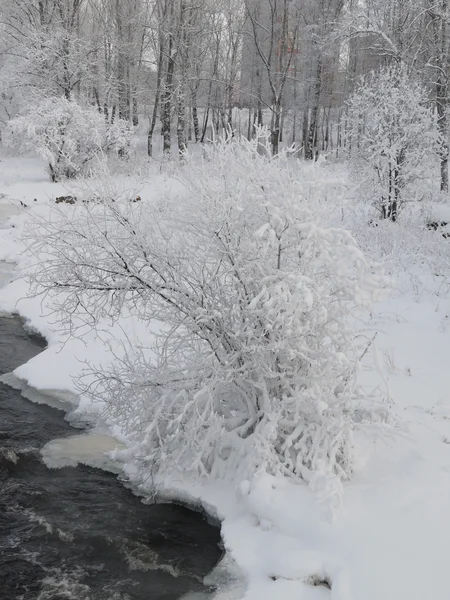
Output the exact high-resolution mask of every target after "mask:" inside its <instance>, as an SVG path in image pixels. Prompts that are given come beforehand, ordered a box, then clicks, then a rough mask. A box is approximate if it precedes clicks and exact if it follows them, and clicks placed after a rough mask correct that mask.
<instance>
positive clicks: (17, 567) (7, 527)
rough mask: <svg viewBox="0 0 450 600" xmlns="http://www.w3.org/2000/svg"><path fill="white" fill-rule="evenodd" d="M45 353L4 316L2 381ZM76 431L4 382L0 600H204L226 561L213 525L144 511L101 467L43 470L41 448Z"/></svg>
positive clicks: (176, 510) (163, 509)
mask: <svg viewBox="0 0 450 600" xmlns="http://www.w3.org/2000/svg"><path fill="white" fill-rule="evenodd" d="M44 346H45V342H44V340H43V339H41V338H38V337H36V336H33V335H31V334H29V333H27V332H26V331H25V330H24V328H23V324H22V322H21V321H20V319H18V318H4V317H2V318H0V374H4V373H8V372H10V371H12V370H13V369H14V368H16V367H17V366H19V365H20V364H22V363H24V362H25V361H27V360H28V359H30V358H31V357H32V356H34V355H36V354H37V353H38V352H40V351H41V350H42V349H43V347H44ZM76 433H77V430H75V429H74V428H73V427H71V426H70V425H69V423H68V422H67V421H66V420H65V419H64V413H63V412H62V411H59V410H56V409H54V408H51V407H50V406H47V405H44V404H35V403H32V402H30V401H28V400H26V399H25V398H23V397H22V396H21V394H20V392H19V391H16V390H14V389H12V388H10V387H8V386H6V385H4V384H3V383H0V600H69V599H74V600H172V599H173V600H175V599H178V598H180V597H182V596H183V595H184V594H188V593H192V594H193V595H192V598H193V597H203V594H204V593H206V592H207V590H205V588H204V586H203V584H202V579H203V577H204V576H205V575H206V574H207V573H209V572H210V571H211V569H212V568H213V567H214V566H215V565H216V564H217V562H218V561H219V559H220V557H221V555H222V550H221V547H220V532H219V528H218V526H217V524H212V523H209V522H207V520H206V519H205V518H204V516H203V515H202V514H200V513H198V512H194V511H192V510H190V509H188V508H186V507H183V506H178V505H174V504H150V505H145V504H143V503H142V502H141V501H140V500H139V498H137V497H136V496H135V495H133V494H132V492H131V491H129V490H128V489H126V488H125V487H124V486H123V485H122V484H121V483H120V482H119V481H118V480H117V479H116V477H115V476H114V475H112V474H110V473H107V472H105V471H101V470H99V469H94V468H91V467H87V466H77V467H64V468H61V469H48V468H47V467H46V466H45V464H44V463H43V462H42V460H41V454H40V450H41V449H42V447H43V446H44V445H45V444H46V443H47V442H49V441H51V440H52V439H54V438H63V437H67V436H73V435H74V434H76Z"/></svg>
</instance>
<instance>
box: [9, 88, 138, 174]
mask: <svg viewBox="0 0 450 600" xmlns="http://www.w3.org/2000/svg"><path fill="white" fill-rule="evenodd" d="M8 128H9V142H10V145H14V146H16V147H18V148H19V149H21V150H31V151H33V152H36V153H37V154H38V155H39V156H41V157H42V158H43V159H44V160H45V161H46V162H47V163H48V168H49V172H50V177H51V179H52V181H59V180H60V179H63V178H73V177H76V176H78V175H84V174H88V173H89V172H91V171H92V169H93V168H95V167H96V166H98V164H99V163H102V162H104V161H105V159H106V153H107V152H108V151H109V150H112V149H115V150H118V151H120V152H122V153H126V152H128V148H129V147H130V145H131V144H132V141H133V129H132V127H130V125H129V124H128V123H127V122H126V121H123V120H116V122H115V123H114V124H113V125H109V124H107V123H106V121H105V118H104V116H103V115H101V114H100V113H99V112H98V110H96V109H95V108H94V107H85V106H81V105H80V104H78V103H77V102H75V101H73V100H67V99H66V98H55V97H52V98H46V99H44V100H43V101H42V102H40V103H39V104H38V105H37V106H34V107H33V108H32V109H30V108H29V109H28V110H27V112H26V113H25V114H24V115H22V116H19V117H17V118H15V119H13V120H12V121H10V123H9V126H8Z"/></svg>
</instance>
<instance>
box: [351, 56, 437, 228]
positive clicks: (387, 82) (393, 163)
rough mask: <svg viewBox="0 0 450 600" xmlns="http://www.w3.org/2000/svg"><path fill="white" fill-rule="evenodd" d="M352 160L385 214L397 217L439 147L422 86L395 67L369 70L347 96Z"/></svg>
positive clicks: (431, 114)
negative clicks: (408, 190)
mask: <svg viewBox="0 0 450 600" xmlns="http://www.w3.org/2000/svg"><path fill="white" fill-rule="evenodd" d="M348 119H349V122H350V126H351V129H352V147H351V158H352V161H353V164H354V166H355V170H356V172H357V173H358V177H359V178H360V177H361V176H363V177H364V176H365V178H366V181H365V184H366V185H365V193H367V194H368V195H369V196H371V199H372V200H373V201H374V203H375V205H376V206H377V207H378V208H379V209H380V213H381V215H382V217H383V218H389V219H391V220H393V221H395V220H396V218H397V214H398V210H399V208H400V205H401V202H402V201H403V200H404V198H403V196H402V193H403V191H404V190H405V188H406V187H407V186H408V185H410V184H412V183H413V182H414V181H416V180H417V179H419V178H420V177H421V176H422V175H423V174H424V171H425V170H426V169H429V159H430V158H431V157H432V155H433V153H434V152H436V151H437V150H438V149H439V134H438V131H437V127H436V118H435V115H434V113H433V110H432V108H431V107H430V101H429V97H428V94H427V91H426V89H425V88H424V87H423V86H422V85H421V83H420V82H419V81H418V80H416V79H415V78H414V77H413V76H412V75H411V73H409V72H408V71H407V70H406V69H404V68H402V67H399V66H397V65H394V66H391V67H389V68H387V69H383V70H381V71H378V72H374V73H372V74H370V75H369V76H368V77H367V78H366V79H365V81H363V82H362V84H361V85H360V87H359V88H358V89H357V90H356V91H355V93H354V94H353V96H352V97H351V98H350V100H349V114H348Z"/></svg>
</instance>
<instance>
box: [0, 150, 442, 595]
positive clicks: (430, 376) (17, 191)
mask: <svg viewBox="0 0 450 600" xmlns="http://www.w3.org/2000/svg"><path fill="white" fill-rule="evenodd" d="M315 168H317V167H315ZM331 175H332V177H335V178H336V174H333V173H332V174H331ZM342 177H344V175H343V176H342ZM139 185H142V182H139ZM177 185H178V184H177V183H176V182H173V181H171V180H170V179H169V178H167V177H166V176H165V175H161V174H160V175H157V174H155V175H154V177H153V180H152V181H151V182H144V184H143V192H142V194H141V195H142V197H143V198H145V197H146V194H147V195H148V197H149V198H150V197H156V196H157V195H158V194H161V193H164V190H165V189H168V187H170V186H172V189H176V186H177ZM321 185H323V182H322V183H321ZM130 187H132V182H130ZM0 189H1V190H2V193H3V194H4V196H3V198H2V199H1V200H0V220H1V221H2V222H3V224H2V227H3V228H2V229H0V260H1V261H7V263H8V264H5V263H1V264H2V270H1V271H0V276H1V273H6V275H5V277H3V279H2V283H5V281H7V280H8V279H9V277H10V274H11V263H16V264H17V275H18V276H17V279H16V280H15V281H14V282H12V283H10V284H9V285H6V286H5V287H3V288H2V289H1V290H0V310H1V311H6V312H13V311H17V312H19V313H20V314H22V315H23V316H24V317H25V318H26V319H27V320H28V322H29V325H30V326H31V327H33V328H35V329H36V330H38V331H39V332H41V333H42V334H43V335H45V336H46V337H47V339H48V341H49V347H48V349H46V350H45V351H44V352H42V353H41V354H40V355H38V356H36V357H35V358H33V359H31V360H30V361H29V362H28V363H27V364H25V365H22V366H21V367H19V368H18V369H16V370H15V372H14V374H15V376H16V377H18V378H20V379H21V380H23V381H25V382H26V383H27V385H28V388H27V389H28V390H30V386H31V387H33V388H37V389H38V390H40V391H41V395H40V396H39V397H40V401H46V397H47V399H48V398H50V397H53V400H55V397H56V398H57V397H59V398H60V400H61V401H63V403H65V404H63V405H65V406H67V407H70V409H69V410H73V408H75V409H76V411H75V413H76V414H77V415H78V418H79V419H81V420H82V419H83V418H84V419H85V420H86V421H88V422H89V420H91V421H92V422H94V423H98V416H99V415H100V414H101V407H100V406H94V407H92V406H89V405H88V404H87V402H86V400H85V399H83V398H79V397H78V396H76V395H75V394H76V392H77V390H76V387H75V386H74V383H73V380H72V377H73V376H74V375H77V374H79V373H80V371H81V370H82V366H83V361H86V360H87V361H95V362H96V363H98V364H103V363H104V362H106V363H108V360H111V355H110V351H109V349H108V345H107V343H105V340H106V341H108V340H110V341H111V340H112V339H114V337H115V336H116V335H119V334H120V332H119V328H116V329H111V328H110V329H107V327H106V325H105V331H104V335H102V336H95V335H87V336H85V337H83V339H78V338H73V339H70V340H68V341H67V340H65V338H64V336H63V335H62V333H61V332H58V331H57V330H56V329H55V328H54V326H53V325H52V315H51V314H47V311H46V307H45V304H41V300H40V299H33V298H27V297H26V295H27V285H28V284H27V282H26V280H25V279H23V278H22V277H21V276H20V272H21V270H24V269H26V268H27V259H26V257H24V256H23V254H22V253H23V244H22V242H21V233H22V231H23V226H24V223H25V221H26V220H27V219H28V218H29V217H28V215H29V214H30V213H32V212H37V213H39V214H41V215H45V214H46V212H48V210H49V207H50V206H51V199H52V198H54V197H55V195H59V194H61V193H63V192H64V193H67V190H66V189H63V188H62V186H59V184H50V183H48V182H47V180H46V175H45V172H44V169H43V165H42V163H40V162H39V161H37V160H35V159H24V158H21V159H14V158H7V159H5V158H4V159H2V161H1V162H0ZM35 197H36V198H37V200H38V201H37V203H33V198H35ZM18 200H22V201H23V202H25V203H26V204H28V205H29V208H27V209H23V208H21V207H20V203H19V202H18ZM11 207H14V209H12V208H11ZM442 208H443V209H444V208H445V209H447V207H442ZM64 210H71V207H64ZM5 219H8V220H7V221H6V222H5ZM12 225H14V227H12ZM378 229H379V228H378ZM377 235H378V233H377ZM426 235H430V236H432V235H434V234H433V233H426ZM430 239H431V238H430ZM433 239H434V238H433ZM442 243H447V242H446V241H445V240H442ZM449 248H450V247H449ZM443 252H444V253H445V252H448V250H445V247H444V250H443ZM420 276H421V282H422V285H421V286H420V290H421V291H417V290H416V289H414V286H413V285H412V284H411V283H409V284H408V286H409V287H408V286H407V285H406V284H405V285H404V282H402V285H398V286H394V290H393V292H392V294H391V295H390V296H389V297H388V298H386V299H385V300H384V301H382V302H381V303H379V304H378V305H377V307H376V311H374V321H373V326H374V329H376V330H377V332H378V333H377V336H376V339H375V341H374V342H373V344H372V345H371V347H370V349H369V351H368V352H367V354H366V356H365V357H364V364H363V366H362V369H361V374H360V381H361V384H362V385H364V386H367V387H368V388H369V387H372V386H374V385H378V386H379V387H380V388H382V389H383V390H384V391H386V392H387V393H388V394H389V396H390V397H391V399H392V401H393V407H394V412H395V415H396V416H397V418H398V422H399V427H398V429H397V431H395V432H393V433H392V436H391V437H389V438H386V437H384V438H380V439H379V440H378V441H376V442H374V443H373V444H370V445H369V444H367V445H366V447H365V452H364V454H361V457H360V463H361V464H360V465H359V471H358V472H357V473H356V474H355V476H354V478H353V479H352V481H351V482H349V483H347V484H346V485H345V493H344V496H343V499H342V505H341V506H340V507H338V508H337V509H335V510H334V511H330V507H329V505H328V504H327V503H326V502H322V501H321V497H320V493H317V494H316V495H315V494H313V493H312V492H311V490H310V489H309V488H308V487H306V486H305V485H303V484H293V483H290V482H288V481H286V480H284V479H282V478H276V477H271V476H269V475H265V474H255V477H254V478H253V479H252V480H251V481H243V482H241V483H240V484H239V485H238V486H237V488H236V489H234V488H232V487H231V486H230V485H229V484H220V483H218V482H216V483H214V484H208V483H205V482H200V481H198V480H189V479H187V478H186V477H184V476H183V475H181V474H176V473H174V474H173V477H172V478H171V479H170V480H169V479H165V480H164V481H159V482H158V491H159V492H160V493H161V494H162V495H163V496H166V497H167V498H178V499H183V500H189V501H191V502H193V503H197V504H200V505H201V506H203V507H205V509H206V510H208V511H209V512H210V513H211V514H215V515H217V516H218V517H219V518H220V519H221V521H222V536H223V540H224V544H225V548H226V550H227V554H226V555H225V558H224V561H223V562H222V563H221V565H219V566H218V568H217V569H216V570H215V572H213V573H212V574H211V575H210V576H209V581H210V582H215V583H217V585H218V590H217V592H216V595H215V598H216V600H240V599H245V600H273V599H274V598H276V599H277V600H322V599H323V600H328V599H330V600H362V599H364V600H381V599H382V600H423V599H424V598H433V600H448V598H449V595H450V592H449V586H448V576H447V568H448V556H449V555H450V511H449V509H448V507H449V506H450V370H449V369H448V357H449V356H450V335H449V331H448V329H449V326H450V324H449V319H450V301H449V298H448V295H447V293H446V288H447V286H446V285H443V284H442V280H443V279H444V278H442V277H441V278H440V279H439V277H434V278H433V277H432V274H431V273H430V269H429V266H428V264H426V263H424V264H423V266H422V271H421V273H420ZM411 279H412V278H411ZM131 321H132V320H131ZM131 321H130V322H129V323H128V325H124V327H125V328H126V331H127V332H128V333H129V332H130V331H133V328H137V327H138V324H137V323H136V322H131ZM135 335H136V337H139V336H141V335H142V332H140V331H139V330H137V329H136V330H135ZM10 381H11V382H13V380H12V379H11V378H10ZM16 384H17V380H16ZM49 394H50V396H49ZM49 401H50V400H49ZM77 403H78V407H77V406H76V404H77ZM123 442H126V436H125V435H124V433H123V432H122V431H121V430H120V429H119V428H116V429H111V428H109V429H108V426H107V424H105V423H103V424H101V426H100V427H97V429H96V428H94V429H93V431H90V432H89V433H88V434H87V435H83V436H76V437H71V438H68V439H66V440H53V441H52V442H50V443H49V444H47V446H46V447H45V448H43V449H42V453H43V456H44V460H45V461H46V462H47V464H49V465H51V466H53V467H57V466H62V465H63V464H75V463H78V462H82V463H84V464H95V465H96V466H102V467H104V468H108V466H109V467H110V468H114V467H113V463H114V464H116V465H117V464H120V462H122V463H124V465H123V468H124V474H125V475H127V476H128V477H130V478H131V480H132V481H133V483H134V485H135V487H136V490H137V491H139V492H140V493H143V494H146V493H150V492H151V488H150V482H149V481H148V479H147V480H145V479H143V478H142V477H141V475H140V472H139V470H138V468H137V466H136V465H135V464H134V462H133V460H132V458H130V457H129V456H128V455H127V452H126V451H123V445H121V444H122V443H123ZM113 449H114V451H113V453H112V454H111V452H110V451H111V450H113ZM105 453H108V454H107V455H105ZM316 484H317V486H316V487H317V489H318V490H319V492H320V486H321V481H317V482H316ZM58 585H59V584H58ZM330 587H331V589H330ZM194 597H195V596H194ZM194 597H191V598H190V599H189V600H194Z"/></svg>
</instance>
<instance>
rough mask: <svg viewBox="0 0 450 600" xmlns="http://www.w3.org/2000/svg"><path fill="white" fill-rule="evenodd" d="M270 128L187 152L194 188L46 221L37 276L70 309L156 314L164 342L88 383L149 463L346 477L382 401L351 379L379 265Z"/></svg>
mask: <svg viewBox="0 0 450 600" xmlns="http://www.w3.org/2000/svg"><path fill="white" fill-rule="evenodd" d="M260 143H261V138H259V140H258V141H243V142H239V143H238V142H235V141H228V142H222V143H219V144H217V145H213V146H211V147H209V148H208V149H206V150H205V152H206V157H205V159H204V160H203V161H199V160H194V159H190V158H189V157H187V159H186V161H187V163H186V165H184V166H183V167H182V168H183V171H182V180H183V182H184V185H185V189H186V193H185V194H184V196H183V197H179V195H175V194H172V195H171V196H169V197H164V198H162V199H161V201H160V202H156V203H154V204H152V205H149V204H146V203H144V202H142V203H138V204H131V205H130V203H127V202H121V201H120V199H117V200H116V201H115V202H110V201H106V200H105V202H104V203H103V204H102V205H96V206H91V205H85V206H80V207H78V208H77V209H76V210H75V213H73V214H71V215H70V218H68V217H65V216H64V215H60V216H59V217H58V218H57V219H56V221H54V222H50V223H48V222H43V223H42V225H41V227H42V228H43V231H42V236H41V237H40V238H39V239H38V240H37V241H36V240H35V241H34V243H33V246H32V248H31V249H32V252H33V253H35V254H37V255H38V256H39V257H40V258H39V260H40V265H41V266H40V268H39V269H38V272H37V273H36V279H35V289H36V291H38V292H39V291H42V290H44V291H46V292H50V293H54V292H56V297H57V294H58V293H59V292H61V291H63V292H64V299H63V301H62V302H61V305H60V306H59V308H58V310H60V311H62V314H63V315H64V317H65V318H68V319H71V315H74V314H75V315H77V314H79V312H80V310H81V309H82V307H85V310H86V312H87V313H88V314H89V315H90V316H94V317H95V318H96V319H101V318H103V317H108V318H109V319H111V318H113V319H118V318H119V316H120V315H121V314H122V311H123V310H124V307H126V308H127V310H130V311H132V312H133V313H134V314H137V315H139V316H140V317H141V320H142V323H143V324H144V325H145V326H147V327H152V323H155V321H156V322H158V323H160V326H159V327H158V328H156V330H157V331H158V333H155V336H154V344H153V346H152V348H150V349H148V348H136V347H129V348H127V349H126V352H125V354H124V355H123V356H121V359H120V360H119V361H118V362H117V364H116V365H115V367H114V368H113V369H112V370H108V371H106V372H102V371H101V370H100V371H99V372H97V373H96V375H95V377H94V379H92V374H91V375H89V376H88V379H89V380H90V381H89V385H88V386H87V388H86V389H85V390H84V392H85V393H89V394H90V395H91V397H92V398H94V399H96V400H98V399H100V400H102V401H104V402H105V405H106V407H107V409H106V413H107V415H108V418H110V419H112V420H113V421H115V422H116V423H118V424H119V426H120V427H121V428H122V429H125V430H126V432H127V434H128V436H129V439H131V440H132V441H133V442H134V443H135V444H136V453H137V457H138V458H139V459H140V460H142V462H143V464H144V466H145V467H146V468H151V469H156V470H158V469H161V470H164V469H173V468H174V467H176V468H180V469H184V470H188V469H193V470H195V471H197V472H199V473H201V474H204V475H212V476H214V477H224V476H230V477H236V476H243V477H248V476H251V474H252V473H254V472H255V471H257V470H258V469H264V470H267V471H268V472H270V473H273V474H284V475H288V476H296V477H300V478H303V479H304V480H307V481H310V480H311V478H313V477H314V476H315V474H317V472H321V473H326V474H327V475H330V476H335V477H336V476H337V477H338V478H347V477H349V476H350V475H351V473H352V469H353V461H354V452H355V449H354V445H353V437H352V432H353V430H354V428H355V427H360V426H363V424H364V423H366V422H367V421H370V420H371V417H372V416H373V415H372V413H371V409H372V407H371V404H370V402H368V401H367V402H366V399H365V398H364V396H363V395H362V394H361V392H360V391H359V390H358V389H357V387H356V384H355V373H356V369H357V364H358V360H359V357H360V356H361V353H362V349H361V348H360V347H359V346H358V344H357V343H356V341H355V330H354V322H355V319H354V316H355V315H356V314H358V309H360V308H364V307H366V306H367V305H368V304H369V303H370V302H371V300H372V297H373V295H374V292H375V291H376V290H378V289H379V286H380V276H379V275H378V274H377V273H376V272H375V271H374V270H373V269H372V268H371V266H370V265H369V264H368V263H367V262H366V261H365V259H364V257H363V255H362V253H361V252H360V251H359V250H358V248H357V247H356V245H355V243H354V241H353V239H352V237H351V235H350V234H349V233H348V232H347V231H344V230H342V229H331V228H324V227H321V224H320V220H321V211H322V210H323V209H322V208H321V206H320V205H319V204H315V203H313V202H305V201H304V199H303V198H302V184H301V181H300V178H299V176H298V170H297V163H296V161H294V160H291V159H290V158H289V156H287V155H286V154H283V153H281V154H280V155H278V156H277V157H271V156H270V146H269V143H268V140H267V139H266V145H267V152H266V153H265V155H264V156H262V155H260V154H258V152H257V145H258V144H260ZM153 327H154V326H153Z"/></svg>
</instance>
